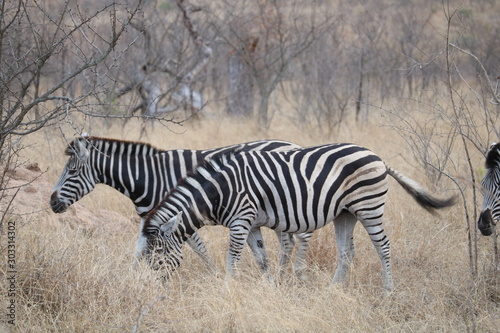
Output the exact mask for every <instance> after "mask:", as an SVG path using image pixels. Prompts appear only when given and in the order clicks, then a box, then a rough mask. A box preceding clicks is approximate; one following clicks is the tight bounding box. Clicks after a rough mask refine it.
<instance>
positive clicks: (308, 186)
mask: <svg viewBox="0 0 500 333" xmlns="http://www.w3.org/2000/svg"><path fill="white" fill-rule="evenodd" d="M387 174H389V175H391V176H392V177H394V178H395V179H396V180H397V181H398V183H400V184H401V185H402V186H403V187H404V189H405V190H407V191H408V192H409V193H410V194H411V195H412V196H413V197H414V198H415V199H416V200H417V202H418V203H419V204H420V205H422V206H424V207H425V208H427V209H434V208H441V207H446V206H450V205H451V204H453V201H454V200H453V198H450V199H447V200H438V199H435V198H432V197H431V196H430V195H429V194H427V192H426V191H425V190H423V189H422V188H421V187H420V186H419V185H418V184H417V183H415V182H414V181H412V180H411V179H409V178H407V177H405V176H403V175H401V174H399V173H398V172H396V171H395V170H393V169H391V168H390V167H388V166H386V165H385V164H384V162H383V161H382V160H381V159H380V158H379V157H378V156H377V155H375V154H374V153H373V152H371V151H369V150H368V149H366V148H363V147H359V146H357V145H353V144H332V145H323V146H317V147H310V148H303V149H297V150H292V151H288V152H255V151H254V152H239V153H231V154H227V155H219V156H216V157H214V158H213V159H212V160H210V161H208V162H206V163H204V164H203V165H201V166H199V167H198V168H197V169H196V172H195V174H194V175H193V176H190V177H188V178H186V179H184V180H183V181H182V182H181V183H179V185H178V186H177V188H176V189H175V190H174V191H172V192H170V193H169V195H168V196H167V197H166V198H165V200H164V201H163V202H162V203H161V204H160V205H159V206H158V207H157V208H156V210H154V211H153V212H152V213H150V214H149V215H148V216H147V217H146V219H145V223H144V229H143V231H142V232H143V234H144V236H145V237H146V238H147V240H148V243H147V244H145V246H144V247H143V248H142V249H141V250H142V252H143V254H144V255H145V256H146V257H148V259H149V260H150V262H151V264H153V265H154V266H161V265H163V267H165V268H166V270H167V272H171V271H172V270H173V269H175V268H176V267H177V266H179V265H180V262H181V260H182V251H181V247H182V245H183V243H184V242H185V241H186V240H187V239H189V237H190V236H191V235H192V234H193V233H195V232H196V230H198V229H199V228H201V227H202V226H203V225H204V224H205V223H206V221H210V223H212V224H218V225H223V226H226V227H228V228H229V229H230V245H229V251H228V257H227V263H226V268H227V272H228V273H229V274H230V275H232V274H233V272H234V268H235V264H236V262H237V261H238V260H239V258H240V256H241V251H242V248H243V246H244V244H245V241H246V239H247V237H248V235H249V233H250V231H251V230H252V228H255V227H262V226H266V227H270V228H273V229H275V230H279V231H281V232H285V233H304V232H313V231H314V230H316V229H318V228H321V227H323V226H324V225H325V224H327V223H329V222H330V221H334V226H335V234H336V240H337V247H338V253H339V263H338V266H337V269H336V272H335V276H334V278H333V281H334V282H341V281H343V280H344V277H345V275H346V272H347V268H348V264H349V263H350V262H351V261H352V258H353V256H354V246H353V230H354V226H355V224H356V221H357V220H359V221H360V222H361V223H362V225H363V226H364V228H365V229H366V230H367V232H368V234H369V236H370V238H371V240H372V242H373V244H374V246H375V248H376V249H377V252H378V254H379V257H380V260H381V262H382V267H383V280H384V287H385V288H386V289H388V290H390V289H391V288H392V287H393V281H392V275H391V264H390V242H389V239H388V238H387V236H386V234H385V232H384V229H383V227H382V216H383V213H384V205H385V200H386V194H387V190H388V181H387V177H386V176H387ZM155 253H161V256H160V258H161V262H160V261H158V260H157V259H156V258H155V257H153V256H152V255H153V254H155Z"/></svg>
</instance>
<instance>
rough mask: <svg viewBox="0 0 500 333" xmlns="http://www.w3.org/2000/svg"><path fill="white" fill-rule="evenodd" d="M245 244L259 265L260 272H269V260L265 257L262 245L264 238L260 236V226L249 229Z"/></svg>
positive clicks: (264, 249)
mask: <svg viewBox="0 0 500 333" xmlns="http://www.w3.org/2000/svg"><path fill="white" fill-rule="evenodd" d="M247 244H248V246H250V249H251V250H252V253H253V255H254V257H255V261H257V265H259V268H260V271H261V272H262V273H268V272H269V261H268V258H267V253H266V248H265V246H264V239H263V238H262V233H261V231H260V228H253V229H252V230H250V234H249V235H248V238H247Z"/></svg>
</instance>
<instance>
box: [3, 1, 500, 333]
mask: <svg viewBox="0 0 500 333" xmlns="http://www.w3.org/2000/svg"><path fill="white" fill-rule="evenodd" d="M1 3H2V7H1V8H2V16H1V19H0V21H1V22H0V23H1V26H0V56H1V58H0V61H1V67H0V80H1V87H0V105H1V114H0V116H1V122H0V176H1V177H0V182H1V186H0V207H1V212H2V215H1V216H2V220H1V221H2V223H1V225H0V226H1V229H0V231H1V233H0V236H1V238H0V251H1V252H2V256H3V257H7V248H8V247H7V243H8V239H7V234H6V228H7V226H6V223H7V222H8V221H15V222H16V225H17V229H16V264H17V276H16V297H15V299H16V302H17V303H16V305H17V317H16V326H15V327H12V326H10V325H8V324H6V323H5V325H4V327H5V328H6V329H12V330H14V331H26V332H28V331H29V332H33V331H41V332H45V331H75V332H78V331H85V332H89V331H96V332H97V331H98V332H102V331H124V330H125V331H127V330H129V331H151V332H154V331H176V332H178V331H329V332H331V331H368V330H370V331H402V330H405V331H426V332H427V331H438V330H439V331H471V332H475V331H479V332H490V331H491V332H494V331H496V330H497V329H498V327H499V326H500V322H499V318H500V309H499V300H500V287H499V279H498V276H499V274H498V267H499V266H498V246H497V242H496V233H495V236H494V237H489V238H486V237H481V236H479V235H478V233H477V230H476V226H475V221H477V209H478V207H480V205H481V195H480V192H479V185H478V182H479V180H480V179H481V178H482V176H483V175H484V169H483V167H482V165H483V163H484V153H485V151H486V150H487V148H488V146H489V144H490V143H491V142H492V141H496V140H498V137H499V134H500V133H499V122H498V115H499V111H500V110H499V90H498V84H499V82H500V78H499V75H500V73H499V72H500V71H499V67H498V64H499V63H500V61H499V60H500V59H499V54H500V50H499V47H500V41H499V36H500V21H499V18H498V15H497V13H498V12H499V9H500V8H499V7H498V6H499V5H498V4H497V3H496V2H494V1H486V0H482V1H457V2H455V1H442V2H435V1H427V0H419V1H382V2H379V1H377V2H376V1H350V2H344V1H313V2H307V4H306V3H304V2H303V1H299V0H297V1H267V0H259V1H245V0H242V1H238V2H236V3H235V2H233V1H223V0H221V1H215V2H214V1H203V0H201V1H196V2H193V1H189V2H186V1H181V0H179V1H123V2H120V1H107V2H98V3H89V2H80V1H63V0H61V1H44V2H38V1H23V0H18V1H2V2H1ZM82 132H89V133H90V134H92V135H99V136H105V137H113V138H120V139H128V140H141V141H147V142H150V143H152V144H155V145H157V146H158V147H161V148H164V149H178V148H208V147H218V146H222V145H226V144H232V143H236V142H243V141H250V140H254V139H262V138H280V139H285V140H290V141H293V142H295V143H297V144H301V145H304V146H308V145H314V144H321V143H328V142H342V141H348V142H355V143H358V144H361V145H363V146H366V147H368V148H370V149H372V150H373V151H375V152H376V153H378V154H379V155H380V156H381V157H382V158H383V159H384V160H385V161H386V162H388V164H389V165H391V166H393V167H395V168H396V169H398V170H400V171H402V172H403V173H405V174H406V175H408V176H411V177H412V178H414V179H416V180H418V181H420V182H421V183H422V184H424V185H425V186H426V187H428V188H430V189H432V190H433V191H434V192H435V193H436V194H437V195H441V196H448V195H450V194H451V193H456V194H458V195H459V198H460V202H459V204H457V205H456V206H455V207H454V208H452V209H449V210H446V211H443V212H441V213H440V214H439V215H437V216H432V215H429V214H428V213H427V212H425V211H423V210H422V209H420V208H419V207H418V206H417V205H416V204H415V203H413V202H412V200H411V199H410V198H409V197H408V196H407V195H406V194H405V193H403V190H402V189H400V188H399V187H398V185H396V184H395V183H393V184H392V185H393V186H391V189H390V193H389V199H388V205H387V217H386V229H387V232H388V234H389V237H390V238H391V241H392V244H393V246H392V249H393V265H394V278H395V283H396V288H395V291H394V292H393V293H391V294H390V295H384V294H383V293H382V292H381V281H380V280H381V279H380V263H379V262H378V259H377V256H376V254H375V251H374V250H373V246H372V245H371V244H370V242H369V240H368V237H367V235H366V233H365V232H364V230H361V228H357V229H356V235H355V245H356V249H357V252H356V259H355V262H354V264H353V267H352V269H351V271H350V279H349V284H348V285H347V286H346V287H344V288H338V287H333V286H331V284H330V281H331V278H332V276H333V271H334V267H335V263H336V253H335V252H336V250H335V244H334V241H333V237H332V233H333V230H332V228H331V226H329V227H326V228H324V229H322V230H320V231H318V232H316V233H315V239H314V242H313V244H312V246H311V249H310V251H309V258H308V265H309V267H308V271H307V281H306V282H300V281H297V280H296V279H295V278H294V277H293V276H291V275H289V276H286V277H285V278H284V280H283V281H281V283H280V284H278V285H275V286H271V285H269V284H267V283H266V281H265V280H264V279H262V278H261V276H260V274H259V273H258V269H257V267H256V266H255V264H254V263H253V259H252V257H251V255H250V253H249V252H246V253H245V255H244V259H243V262H242V263H241V265H240V268H241V270H242V273H243V274H241V276H240V277H239V278H238V279H236V280H234V281H228V280H226V279H224V269H223V267H224V260H225V254H226V251H227V241H228V237H227V231H226V230H224V229H223V228H219V227H206V228H203V229H202V230H201V234H202V237H203V239H204V240H205V241H206V243H207V246H208V248H209V253H210V254H211V255H212V256H213V257H214V259H215V261H216V262H217V264H218V266H219V267H220V270H219V274H216V275H212V274H209V273H208V272H207V271H206V269H205V268H204V266H203V265H202V263H201V262H200V260H199V259H198V258H197V257H196V256H195V255H194V254H193V253H192V251H191V250H190V249H186V250H185V252H186V259H185V262H184V264H183V266H182V268H181V269H180V271H179V272H178V275H177V276H176V277H175V278H174V279H172V280H170V281H168V282H167V283H166V284H162V283H161V282H159V281H158V280H157V277H156V276H155V273H154V272H151V271H150V270H149V269H148V268H147V267H140V268H139V269H138V270H132V269H131V262H132V256H133V251H134V247H135V240H136V238H137V231H138V218H137V217H136V216H135V212H134V209H133V207H132V205H131V203H129V202H128V201H127V199H126V198H123V197H122V196H121V195H119V194H118V193H117V192H116V191H113V190H111V189H109V188H105V187H98V188H97V189H96V190H95V191H94V192H92V193H91V194H90V195H88V196H87V197H86V198H84V199H83V200H81V202H79V203H77V204H75V205H74V206H73V207H72V208H71V209H70V211H69V212H67V213H65V214H62V215H55V214H54V213H52V212H51V211H50V208H49V205H48V200H49V196H50V192H51V188H52V186H53V185H54V183H55V181H56V180H57V178H58V176H59V172H60V171H61V169H62V167H63V165H64V163H65V157H64V156H63V154H62V152H63V150H64V147H65V145H66V142H67V140H69V139H71V138H72V137H73V136H74V135H79V134H81V133H82ZM265 236H267V237H266V243H267V246H268V247H269V252H270V256H271V258H277V255H278V254H277V253H278V247H277V244H276V243H277V242H276V241H275V239H274V238H275V237H274V236H273V234H272V233H270V232H268V231H266V234H265ZM4 253H5V254H4ZM0 267H1V268H0V272H2V276H3V275H5V276H6V274H7V271H8V270H7V267H6V266H0ZM2 280H3V281H6V279H3V278H2ZM1 285H2V288H4V287H6V289H7V287H8V286H7V282H5V283H3V282H2V284H1ZM2 293H3V292H2ZM2 308H4V307H3V306H2ZM1 318H2V319H1V322H6V320H5V317H4V316H2V317H1Z"/></svg>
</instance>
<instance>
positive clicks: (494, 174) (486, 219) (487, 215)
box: [477, 143, 500, 236]
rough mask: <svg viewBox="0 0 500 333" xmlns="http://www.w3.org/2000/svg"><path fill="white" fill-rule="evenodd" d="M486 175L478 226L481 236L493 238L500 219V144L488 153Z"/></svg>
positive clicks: (483, 181) (492, 146) (494, 144)
mask: <svg viewBox="0 0 500 333" xmlns="http://www.w3.org/2000/svg"><path fill="white" fill-rule="evenodd" d="M485 167H486V175H485V176H484V179H483V180H482V181H481V184H482V186H483V207H482V209H481V214H480V215H479V220H478V222H477V226H478V229H479V231H481V234H483V235H484V236H491V235H492V234H493V232H496V225H497V222H498V220H499V219H500V143H493V144H491V146H490V148H489V150H488V152H487V153H486V161H485Z"/></svg>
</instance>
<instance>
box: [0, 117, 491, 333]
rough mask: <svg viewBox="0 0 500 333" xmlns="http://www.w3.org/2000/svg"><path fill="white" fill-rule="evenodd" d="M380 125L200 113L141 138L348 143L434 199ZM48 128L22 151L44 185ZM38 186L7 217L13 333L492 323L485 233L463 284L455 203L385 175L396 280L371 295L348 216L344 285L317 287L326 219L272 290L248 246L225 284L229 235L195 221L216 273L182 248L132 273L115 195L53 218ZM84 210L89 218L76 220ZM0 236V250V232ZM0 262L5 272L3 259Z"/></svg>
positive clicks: (327, 245)
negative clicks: (320, 126) (329, 126)
mask: <svg viewBox="0 0 500 333" xmlns="http://www.w3.org/2000/svg"><path fill="white" fill-rule="evenodd" d="M383 124H384V121H383V119H382V118H380V123H373V124H370V125H366V126H358V125H356V124H353V123H352V124H346V125H345V126H342V127H341V128H340V129H339V130H338V131H337V132H335V133H326V134H325V133H321V132H319V131H314V130H312V131H308V130H307V131H306V130H301V129H299V128H297V127H296V126H294V125H293V124H291V123H288V122H287V121H286V120H279V121H277V120H276V121H275V122H274V124H273V126H272V127H271V129H270V130H269V131H261V130H259V129H258V128H257V127H255V126H254V125H252V124H250V123H240V122H237V121H234V120H231V119H214V120H210V119H209V120H205V121H204V122H202V123H199V124H195V125H192V126H191V125H189V126H188V125H186V126H185V127H182V128H173V130H174V131H171V130H168V129H166V128H163V127H161V126H156V127H154V128H149V129H148V131H147V135H146V136H145V137H142V140H145V141H148V142H150V143H152V144H154V145H157V146H159V147H162V148H165V149H174V148H208V147H217V146H222V145H227V144H232V143H236V142H243V141H250V140H255V139H262V138H280V139H285V140H290V141H293V142H295V143H298V144H301V145H304V146H307V145H313V144H320V143H326V142H345V141H348V142H355V143H358V144H360V145H364V146H366V147H368V148H370V149H372V150H373V151H375V152H376V153H377V154H379V155H380V156H381V157H382V158H383V159H384V160H385V161H386V162H388V164H390V165H391V166H393V167H394V168H396V169H398V170H399V171H402V172H403V173H405V174H406V175H408V176H410V177H412V178H414V179H415V180H417V181H419V182H421V183H422V184H424V185H425V186H426V187H428V188H430V189H432V190H433V191H435V193H436V195H438V196H448V195H450V194H451V192H450V191H449V189H451V188H452V185H451V184H446V183H445V182H444V183H443V184H444V185H442V186H443V187H442V188H438V187H435V186H434V185H433V184H430V183H429V181H428V180H427V178H426V177H425V176H424V175H423V172H422V171H421V170H419V169H418V168H417V167H415V165H416V163H415V161H414V160H412V155H411V153H410V152H408V150H407V148H406V147H405V144H404V141H403V140H402V139H401V138H399V137H398V135H397V134H396V133H395V132H394V131H391V130H390V129H389V128H387V127H384V126H381V125H383ZM140 127H141V124H140V123H138V122H129V123H127V124H126V125H125V126H122V125H121V124H112V125H111V128H107V127H106V126H103V125H102V124H99V123H98V122H97V121H94V123H93V124H92V134H93V135H100V136H107V137H114V138H123V139H130V140H137V139H141V138H140V132H141V131H140ZM181 132H183V133H182V134H178V133H181ZM59 133H60V132H58V131H57V130H54V129H47V130H46V131H45V132H40V133H38V134H36V135H33V136H31V137H28V138H27V141H26V144H28V147H27V148H26V149H25V150H24V153H25V156H24V158H25V159H27V160H30V161H32V162H37V163H39V165H40V167H41V169H42V170H45V169H46V168H48V171H47V173H46V174H45V175H44V176H43V178H44V180H45V181H46V183H43V184H45V185H43V184H42V183H41V184H42V185H39V186H45V187H47V186H49V185H47V184H54V183H55V181H56V180H57V178H58V176H59V172H60V171H61V169H62V167H63V165H64V163H65V157H64V156H63V149H64V146H65V143H64V139H63V138H62V136H61V135H60V134H59ZM67 133H70V131H68V132H67ZM70 134H71V133H70ZM477 163H478V164H479V163H482V161H480V160H479V159H478V161H477ZM39 192H42V193H44V194H43V195H42V196H40V197H36V198H37V199H36V200H37V201H34V202H32V204H33V207H35V206H36V207H37V208H38V211H37V212H36V213H33V214H28V215H22V216H18V217H13V218H16V219H17V220H16V221H17V230H16V231H17V238H16V246H17V249H16V251H17V252H16V261H17V265H18V273H17V276H16V278H17V295H16V300H17V313H16V315H17V317H16V326H15V328H13V331H19V332H123V331H134V330H136V329H137V331H139V332H372V331H377V332H401V331H411V332H435V331H442V332H462V331H464V332H465V331H471V330H473V329H476V330H477V331H479V332H497V331H498V328H499V327H500V288H499V285H498V277H496V276H493V273H492V272H493V271H492V267H491V255H492V254H491V246H490V242H489V241H490V240H489V239H488V238H481V239H480V240H479V249H480V253H479V262H480V270H479V274H478V277H477V278H475V279H472V278H471V276H470V274H469V267H468V265H469V259H468V253H467V236H466V230H465V225H464V222H463V217H462V214H463V212H462V209H461V207H460V206H458V205H457V206H455V207H454V208H451V209H447V210H444V211H442V212H440V213H439V214H438V215H431V214H429V213H428V212H426V211H425V210H423V209H422V208H420V207H419V206H418V205H417V204H416V203H415V202H414V201H413V200H412V199H411V198H410V197H409V196H408V195H407V194H406V193H405V192H404V191H403V190H402V189H401V188H400V187H399V185H398V184H397V183H396V182H395V181H390V192H389V196H388V200H387V207H386V219H385V229H386V231H387V234H388V235H389V237H390V239H391V242H392V263H393V274H394V280H395V289H394V291H393V292H392V293H390V294H389V295H386V294H385V293H383V291H382V279H381V267H380V262H379V259H378V256H377V255H376V252H375V250H374V248H373V246H372V244H371V242H370V241H369V238H368V236H367V234H366V232H365V231H364V229H363V228H361V227H360V226H359V225H358V226H357V227H356V230H355V246H356V257H355V260H354V263H353V264H352V266H351V269H350V272H349V277H348V283H347V284H346V285H345V286H343V287H339V286H332V285H331V283H330V282H331V279H332V277H333V272H334V269H335V265H336V246H335V241H334V235H333V228H332V226H331V225H329V226H327V227H325V228H323V229H322V230H319V231H317V232H316V233H315V235H314V240H313V242H312V244H311V247H310V250H309V255H308V260H307V263H308V270H307V272H306V276H305V281H298V280H297V279H296V278H295V277H293V276H292V274H286V275H285V276H284V278H283V279H282V280H279V279H278V277H276V279H277V280H279V283H276V284H275V285H271V284H269V283H267V281H266V280H265V279H264V278H262V277H261V275H260V273H259V271H258V268H257V266H256V264H255V263H254V260H253V257H252V255H251V253H250V251H249V250H248V249H245V252H244V255H243V258H242V261H241V262H240V265H239V268H240V270H239V271H240V272H239V276H238V277H237V278H236V279H234V280H228V279H226V278H225V275H224V264H225V256H226V251H227V246H228V232H227V230H226V229H225V228H222V227H205V228H203V229H201V230H200V234H201V237H202V238H203V240H204V241H205V242H206V245H207V248H208V251H209V253H210V255H211V256H212V257H213V259H214V261H215V263H216V265H217V267H218V273H217V274H211V273H209V272H208V271H207V269H206V268H205V267H204V265H203V263H202V261H201V260H200V259H199V258H198V257H197V256H196V255H195V254H194V253H193V251H192V250H191V249H190V248H188V247H186V248H185V251H184V252H185V260H184V263H183V264H182V266H181V268H180V269H179V270H178V272H177V273H176V275H175V276H174V277H173V278H172V279H170V280H169V281H167V282H166V283H162V282H161V281H160V280H158V277H157V275H156V273H155V272H153V271H151V270H150V269H149V268H148V267H146V266H144V265H140V266H139V267H138V268H137V269H132V266H131V264H132V260H133V253H134V249H135V241H136V239H137V235H138V218H137V217H136V216H135V212H134V209H133V206H132V205H131V203H130V202H128V199H126V198H124V197H123V196H122V195H121V194H119V193H118V192H116V191H114V190H112V189H109V188H106V187H104V186H98V187H97V188H96V190H94V192H92V193H90V194H89V195H88V196H87V197H85V198H84V199H82V200H81V202H80V203H79V204H80V206H78V207H76V208H74V209H73V210H72V211H70V212H67V213H64V214H63V215H55V214H54V213H52V212H51V211H50V209H49V206H48V199H49V198H48V194H49V193H50V186H49V187H48V188H44V189H42V188H40V189H39ZM33 198H35V197H34V196H33ZM33 200H35V199H33ZM38 201H40V202H38ZM19 209H24V210H26V209H27V208H26V207H20V208H19ZM40 209H41V210H40ZM89 212H90V213H89ZM107 212H112V213H113V214H114V215H113V214H108V213H107ZM65 214H66V215H65ZM85 219H90V220H91V221H87V222H88V223H83V222H85V221H86V220H85ZM75 220H78V221H83V222H82V223H80V222H79V223H80V224H79V223H75V222H74V221H75ZM72 221H73V222H72ZM2 237H3V236H2ZM264 237H265V239H266V246H267V248H268V254H269V257H270V259H271V264H272V269H273V272H276V262H277V258H278V253H279V249H278V244H277V241H276V239H275V236H274V233H273V232H272V231H270V230H264ZM0 244H1V245H0V249H1V250H2V251H3V252H4V251H5V244H6V241H5V239H4V238H2V240H1V243H0ZM3 257H5V255H3ZM0 267H1V268H0V270H1V271H2V273H4V272H5V269H6V268H5V265H2V266H0ZM3 304H5V303H3ZM2 309H5V307H4V306H2ZM3 311H5V310H3ZM4 318H5V317H4V316H2V320H4ZM4 326H5V327H7V328H8V327H10V326H9V325H7V324H4ZM11 328H12V327H11Z"/></svg>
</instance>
